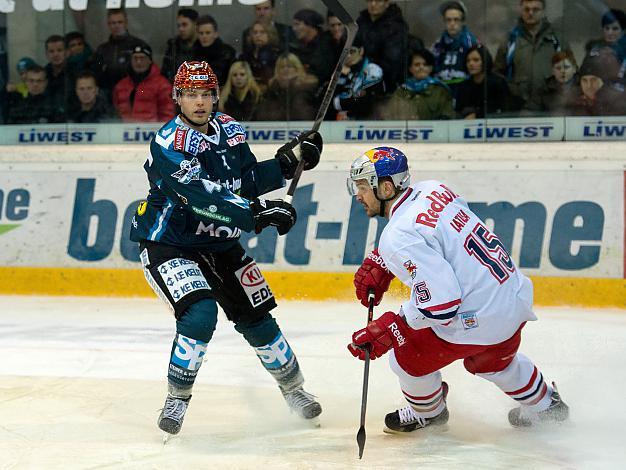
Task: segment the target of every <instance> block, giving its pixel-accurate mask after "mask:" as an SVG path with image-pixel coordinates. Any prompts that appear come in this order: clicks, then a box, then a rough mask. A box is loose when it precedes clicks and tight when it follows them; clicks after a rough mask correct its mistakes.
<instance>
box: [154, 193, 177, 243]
mask: <svg viewBox="0 0 626 470" xmlns="http://www.w3.org/2000/svg"><path fill="white" fill-rule="evenodd" d="M173 206H174V204H172V201H170V200H169V199H168V200H167V205H166V206H165V207H164V208H163V210H162V211H161V213H160V214H159V217H157V220H156V221H155V222H154V225H153V226H152V228H151V229H150V234H149V235H148V240H152V241H156V242H158V241H159V240H160V239H161V236H162V235H163V233H165V228H166V227H167V221H168V220H169V218H170V216H171V215H172V212H174V211H173V210H172V207H173Z"/></svg>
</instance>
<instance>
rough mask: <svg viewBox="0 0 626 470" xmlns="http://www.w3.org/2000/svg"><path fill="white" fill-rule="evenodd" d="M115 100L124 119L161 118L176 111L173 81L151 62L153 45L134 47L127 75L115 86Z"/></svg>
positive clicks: (163, 119)
mask: <svg viewBox="0 0 626 470" xmlns="http://www.w3.org/2000/svg"><path fill="white" fill-rule="evenodd" d="M113 104H114V105H115V109H116V110H117V112H118V113H119V115H120V116H121V118H122V120H123V121H125V122H162V121H169V120H170V119H171V118H172V116H173V115H174V111H175V110H174V102H173V101H172V85H171V84H170V82H169V81H168V80H167V78H165V77H164V76H163V75H161V71H160V70H159V67H158V66H157V65H156V64H154V63H152V49H150V47H148V46H136V47H135V49H134V50H133V51H132V54H131V58H130V66H129V69H128V76H126V77H125V78H123V79H122V80H120V81H119V82H118V84H117V85H115V88H114V89H113Z"/></svg>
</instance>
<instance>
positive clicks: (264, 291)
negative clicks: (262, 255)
mask: <svg viewBox="0 0 626 470" xmlns="http://www.w3.org/2000/svg"><path fill="white" fill-rule="evenodd" d="M235 276H237V279H238V280H239V283H240V284H241V287H243V290H244V292H245V293H246V295H247V296H248V299H250V303H251V304H252V306H253V307H258V306H259V305H261V304H262V303H263V302H265V301H267V300H269V299H271V298H273V297H274V294H272V291H271V290H270V286H269V285H268V284H267V281H266V280H265V278H264V277H263V273H261V270H260V269H259V267H258V266H257V264H256V262H254V261H251V262H250V263H248V264H247V265H246V266H244V267H243V268H241V269H239V270H237V271H236V272H235Z"/></svg>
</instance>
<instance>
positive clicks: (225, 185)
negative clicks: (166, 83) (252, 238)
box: [130, 113, 285, 251]
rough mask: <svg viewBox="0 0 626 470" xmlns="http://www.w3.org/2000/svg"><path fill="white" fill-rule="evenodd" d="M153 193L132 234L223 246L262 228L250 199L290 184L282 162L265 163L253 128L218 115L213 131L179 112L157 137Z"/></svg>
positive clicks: (149, 164)
mask: <svg viewBox="0 0 626 470" xmlns="http://www.w3.org/2000/svg"><path fill="white" fill-rule="evenodd" d="M144 169H145V170H146V173H147V174H148V181H149V183H150V192H149V194H148V197H147V200H146V201H142V202H141V203H140V204H139V206H138V208H137V212H136V213H135V214H134V216H133V219H132V224H131V232H130V238H131V240H133V241H137V242H139V241H142V240H148V241H153V242H160V243H163V244H167V245H174V246H181V247H187V248H197V249H203V250H209V251H223V250H226V249H228V248H230V247H231V246H232V245H234V244H235V243H237V239H238V238H239V236H240V235H241V231H242V230H243V231H246V232H249V231H251V230H252V229H253V228H254V222H253V218H252V211H251V209H250V199H253V198H255V197H258V196H260V195H262V194H265V193H267V192H269V191H272V190H274V189H278V188H281V187H283V186H284V185H285V180H284V178H283V176H282V173H281V171H280V165H279V163H278V160H276V159H274V158H272V159H271V160H267V161H263V162H257V160H256V158H255V156H254V154H253V153H252V151H251V150H250V147H249V146H248V144H247V143H246V136H245V130H244V128H243V126H242V125H241V124H239V123H238V122H237V121H235V119H233V118H232V117H230V116H228V115H227V114H222V113H216V116H215V119H212V120H211V121H210V122H209V131H208V134H203V133H201V132H198V131H196V130H193V129H191V128H190V127H188V126H187V125H185V124H184V123H183V121H182V120H181V119H180V118H179V117H176V118H174V119H172V120H171V121H169V122H168V123H167V124H165V125H164V126H163V127H161V129H159V131H158V132H157V134H156V135H155V137H154V139H153V140H152V142H151V143H150V154H149V155H148V159H147V160H146V163H145V164H144Z"/></svg>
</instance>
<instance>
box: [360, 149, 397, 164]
mask: <svg viewBox="0 0 626 470" xmlns="http://www.w3.org/2000/svg"><path fill="white" fill-rule="evenodd" d="M365 156H366V157H367V158H369V159H370V162H372V163H376V162H378V161H380V160H384V159H387V160H394V161H395V159H396V158H395V157H394V156H393V154H392V153H391V152H389V151H388V150H383V149H372V150H368V151H367V152H365Z"/></svg>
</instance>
